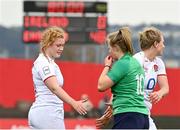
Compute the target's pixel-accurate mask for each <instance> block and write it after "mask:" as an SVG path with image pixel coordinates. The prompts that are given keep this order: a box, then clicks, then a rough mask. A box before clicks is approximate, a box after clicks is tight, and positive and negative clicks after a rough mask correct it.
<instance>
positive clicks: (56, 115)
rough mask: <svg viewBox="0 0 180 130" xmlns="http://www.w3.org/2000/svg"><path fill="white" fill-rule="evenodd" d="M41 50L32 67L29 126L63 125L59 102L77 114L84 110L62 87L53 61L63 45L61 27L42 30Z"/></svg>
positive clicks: (58, 72)
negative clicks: (68, 106)
mask: <svg viewBox="0 0 180 130" xmlns="http://www.w3.org/2000/svg"><path fill="white" fill-rule="evenodd" d="M40 45H41V53H40V54H39V57H38V58H37V59H36V60H35V62H34V64H33V67H32V77H33V82H34V90H35V98H36V99H35V102H34V103H33V105H32V106H31V108H30V111H29V115H28V121H29V126H30V128H33V129H65V126H64V108H63V102H66V103H68V104H70V105H71V106H72V107H73V108H74V109H75V110H76V111H77V112H78V113H79V114H81V115H84V114H86V110H85V109H84V107H83V105H82V101H75V100H74V99H73V98H72V97H70V96H69V95H68V94H67V93H66V92H65V91H64V90H63V88H62V86H63V82H64V81H63V76H62V73H61V71H60V69H59V67H58V65H57V64H56V63H55V62H54V60H55V58H58V57H60V56H61V54H62V51H63V49H64V45H65V40H64V31H63V30H62V29H61V28H58V27H51V28H48V29H46V30H45V31H44V32H43V35H42V39H41V43H40Z"/></svg>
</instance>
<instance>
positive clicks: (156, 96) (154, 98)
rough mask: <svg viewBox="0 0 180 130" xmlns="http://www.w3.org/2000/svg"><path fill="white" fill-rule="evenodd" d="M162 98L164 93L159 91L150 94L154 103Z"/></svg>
mask: <svg viewBox="0 0 180 130" xmlns="http://www.w3.org/2000/svg"><path fill="white" fill-rule="evenodd" d="M161 98H162V95H161V94H160V93H159V92H157V91H155V92H152V93H150V95H149V99H150V102H152V103H154V104H156V103H157V102H159V101H160V100H161Z"/></svg>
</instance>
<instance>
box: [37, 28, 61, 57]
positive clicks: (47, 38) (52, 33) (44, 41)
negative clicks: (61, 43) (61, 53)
mask: <svg viewBox="0 0 180 130" xmlns="http://www.w3.org/2000/svg"><path fill="white" fill-rule="evenodd" d="M57 38H64V30H63V29H61V28H59V27H55V26H54V27H49V28H47V29H46V30H44V32H43V33H42V37H41V41H40V51H41V52H42V53H44V54H45V50H46V49H47V48H48V47H49V46H51V45H52V44H53V43H54V42H55V41H56V39H57Z"/></svg>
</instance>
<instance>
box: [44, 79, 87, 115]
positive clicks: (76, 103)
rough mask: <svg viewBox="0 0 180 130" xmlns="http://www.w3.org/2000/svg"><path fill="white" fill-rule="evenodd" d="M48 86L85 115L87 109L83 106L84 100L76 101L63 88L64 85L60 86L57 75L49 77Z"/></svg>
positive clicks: (46, 81) (46, 82)
mask: <svg viewBox="0 0 180 130" xmlns="http://www.w3.org/2000/svg"><path fill="white" fill-rule="evenodd" d="M44 82H45V84H46V86H47V87H48V88H49V89H50V90H51V92H52V93H54V94H55V95H56V96H57V97H59V98H60V99H61V100H62V101H64V102H66V103H68V104H70V105H71V106H72V107H73V108H74V109H75V110H76V111H77V112H78V113H79V114H81V115H85V114H86V110H85V108H84V107H83V106H82V103H83V102H84V101H75V100H74V99H73V98H72V97H71V96H69V95H68V94H67V93H66V91H64V90H63V88H62V87H59V85H58V82H57V79H56V77H55V76H50V77H48V78H47V79H46V80H45V81H44Z"/></svg>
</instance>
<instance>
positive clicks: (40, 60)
mask: <svg viewBox="0 0 180 130" xmlns="http://www.w3.org/2000/svg"><path fill="white" fill-rule="evenodd" d="M45 64H49V62H48V60H47V58H46V57H45V56H44V55H43V54H42V53H40V54H39V56H38V58H37V59H36V60H35V61H34V66H39V65H41V66H43V65H45Z"/></svg>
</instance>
